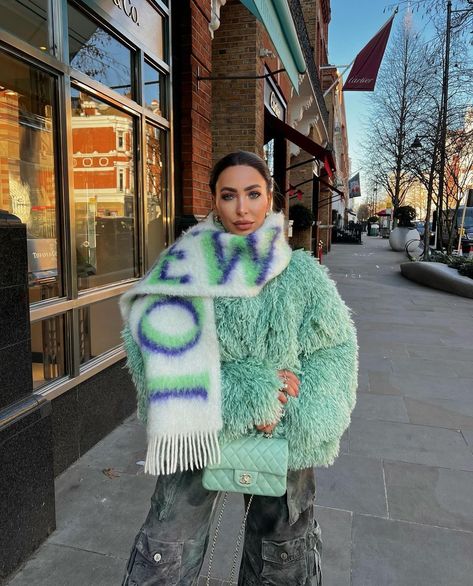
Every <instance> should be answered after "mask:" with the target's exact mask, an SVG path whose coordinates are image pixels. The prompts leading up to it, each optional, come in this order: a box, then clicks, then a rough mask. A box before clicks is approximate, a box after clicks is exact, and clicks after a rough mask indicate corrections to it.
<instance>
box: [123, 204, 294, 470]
mask: <svg viewBox="0 0 473 586" xmlns="http://www.w3.org/2000/svg"><path fill="white" fill-rule="evenodd" d="M290 258H291V249H290V247H289V245H288V244H287V242H286V240H285V237H284V216H283V214H276V213H271V214H270V215H269V216H268V217H267V218H266V220H265V222H264V224H263V225H262V226H261V227H260V228H259V229H258V230H256V231H255V232H253V233H252V234H249V235H247V236H240V235H235V234H230V233H228V232H225V231H223V230H222V227H221V226H220V225H219V224H217V223H216V222H215V221H214V218H213V217H212V215H210V216H209V217H208V218H207V219H206V220H204V221H203V222H201V223H199V224H197V225H196V226H193V227H192V228H191V229H190V230H188V231H187V232H186V233H185V234H183V235H182V236H181V237H180V238H179V239H178V240H177V241H176V242H175V243H174V244H173V245H172V246H170V247H169V248H168V249H166V250H165V251H164V252H163V253H162V254H161V256H160V257H159V259H158V261H157V262H156V264H155V265H154V266H153V268H152V269H151V270H150V271H149V272H148V273H147V275H146V276H145V277H144V278H143V279H142V280H141V281H140V282H139V283H137V284H136V285H135V286H133V287H132V288H131V289H129V290H128V291H127V292H126V293H125V294H124V295H123V296H122V298H121V300H120V308H121V311H122V316H123V319H124V321H125V324H126V325H125V330H124V332H128V336H129V338H130V339H131V340H128V343H127V349H128V366H129V368H130V369H131V370H132V374H133V369H134V368H136V365H134V364H133V357H132V356H131V355H132V354H133V355H134V356H139V361H140V368H142V371H143V372H142V373H140V377H141V381H142V386H143V387H144V394H145V400H146V402H147V406H146V410H147V418H146V420H147V435H148V450H147V455H146V463H145V472H148V473H150V474H155V475H159V474H171V473H173V472H175V471H176V470H178V469H180V470H188V469H191V470H193V469H194V468H197V469H198V468H203V467H204V466H206V465H207V463H209V464H210V463H215V462H218V461H219V460H220V449H219V445H218V432H219V431H220V430H221V429H222V413H221V400H220V394H221V393H220V352H219V344H218V339H217V330H216V325H215V315H214V304H213V298H215V297H252V296H256V295H258V293H259V292H260V291H261V289H262V288H263V287H264V286H265V285H266V283H268V281H270V280H271V279H273V278H274V277H276V276H277V275H279V274H280V273H281V272H282V271H283V270H284V269H285V268H286V266H287V265H288V263H289V260H290ZM130 341H131V343H132V344H133V345H134V346H135V348H134V349H133V351H132V352H130ZM136 350H139V352H136ZM134 374H135V376H134V378H135V380H136V378H137V374H136V372H135V373H134ZM142 392H143V391H142Z"/></svg>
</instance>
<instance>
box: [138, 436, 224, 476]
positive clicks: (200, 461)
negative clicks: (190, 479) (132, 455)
mask: <svg viewBox="0 0 473 586" xmlns="http://www.w3.org/2000/svg"><path fill="white" fill-rule="evenodd" d="M219 462H220V446H219V443H218V432H217V431H208V432H207V431H197V432H194V433H185V434H184V433H179V434H177V435H165V436H155V437H152V438H150V439H149V440H148V451H147V453H146V462H145V472H146V473H147V474H152V475H153V476H159V475H161V474H174V472H176V471H177V470H178V469H179V470H181V471H182V472H184V471H185V470H194V469H195V470H198V469H201V468H205V466H207V464H218V463H219Z"/></svg>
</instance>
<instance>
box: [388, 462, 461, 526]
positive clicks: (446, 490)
mask: <svg viewBox="0 0 473 586" xmlns="http://www.w3.org/2000/svg"><path fill="white" fill-rule="evenodd" d="M384 470H385V477H386V490H387V496H388V506H389V516H390V518H392V519H399V520H405V521H415V522H416V523H422V524H424V525H438V526H440V527H448V528H450V529H462V530H464V531H471V532H473V472H466V471H464V470H450V469H448V468H435V467H432V466H421V465H419V464H406V463H404V462H388V461H385V462H384Z"/></svg>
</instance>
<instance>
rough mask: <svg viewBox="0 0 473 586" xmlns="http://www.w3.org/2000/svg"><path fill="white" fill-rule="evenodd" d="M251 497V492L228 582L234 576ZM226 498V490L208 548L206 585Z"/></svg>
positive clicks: (208, 582)
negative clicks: (210, 545) (210, 544)
mask: <svg viewBox="0 0 473 586" xmlns="http://www.w3.org/2000/svg"><path fill="white" fill-rule="evenodd" d="M253 497H254V495H253V494H252V495H251V497H250V500H249V501H248V505H247V506H246V510H245V515H244V517H243V521H242V522H241V525H240V531H239V532H238V537H237V541H236V547H235V552H234V554H233V561H232V570H231V573H230V579H229V581H230V584H231V583H232V581H233V578H234V577H235V570H236V565H237V561H238V552H239V550H240V544H241V539H242V537H243V533H244V531H245V525H246V519H247V517H248V513H249V512H250V506H251V503H252V501H253ZM227 498H228V492H226V493H225V494H224V495H223V501H222V507H221V509H220V513H219V515H218V519H217V525H216V527H215V533H214V537H213V540H212V547H211V548H210V555H209V569H208V572H207V581H206V586H210V573H211V571H212V563H213V558H214V553H215V546H216V544H217V538H218V534H219V531H220V526H221V524H222V519H223V511H224V510H225V505H226V504H227Z"/></svg>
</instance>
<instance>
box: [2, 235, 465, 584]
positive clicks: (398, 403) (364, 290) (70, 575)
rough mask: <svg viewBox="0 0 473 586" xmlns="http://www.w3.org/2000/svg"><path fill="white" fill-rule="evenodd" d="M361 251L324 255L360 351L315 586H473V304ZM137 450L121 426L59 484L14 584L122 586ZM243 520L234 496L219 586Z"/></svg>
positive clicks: (321, 475)
mask: <svg viewBox="0 0 473 586" xmlns="http://www.w3.org/2000/svg"><path fill="white" fill-rule="evenodd" d="M363 240H364V244H363V245H361V246H360V245H346V244H338V245H334V246H333V248H332V252H331V253H330V254H329V255H327V256H326V257H324V262H325V263H326V264H327V265H328V267H329V268H330V271H331V274H332V277H333V278H334V279H335V280H336V281H337V283H338V288H339V291H340V293H341V295H342V297H343V298H344V299H345V301H346V302H347V304H348V305H349V306H350V307H351V308H352V309H353V311H354V317H355V321H356V323H357V326H358V332H359V342H360V379H359V393H358V402H357V406H356V408H355V411H354V414H353V419H352V424H351V426H350V429H349V432H348V433H347V434H346V436H345V437H344V438H343V441H342V450H341V455H340V457H339V459H338V460H337V462H336V463H335V465H334V466H332V467H331V468H329V469H321V470H319V471H318V499H317V500H318V507H317V518H318V520H319V523H320V525H321V527H322V537H323V542H324V551H323V569H324V586H388V585H394V584H396V585H399V586H447V585H448V586H468V585H470V584H471V583H472V581H471V580H472V575H473V555H472V552H473V488H472V487H473V366H472V355H473V332H472V324H473V319H472V318H473V303H472V301H471V300H470V299H466V298H462V297H457V296H454V295H450V294H447V293H443V292H441V291H436V290H433V289H427V288H425V287H422V286H420V285H417V284H415V283H413V282H411V281H408V280H407V279H405V278H403V277H402V276H401V274H400V272H399V262H400V261H401V260H404V255H403V254H402V253H395V252H392V251H391V250H390V249H389V245H388V242H387V240H382V239H378V238H368V237H366V236H365V235H364V238H363ZM144 446H145V434H144V430H143V429H142V427H141V425H140V424H139V423H138V422H137V421H136V419H135V418H130V419H129V420H127V421H126V422H125V423H124V424H123V425H121V426H120V427H119V428H117V429H116V430H115V431H114V432H113V433H111V434H110V435H109V436H107V437H106V438H105V439H104V440H103V441H102V442H100V443H99V444H97V445H96V446H95V447H94V448H93V449H92V450H90V451H89V452H88V453H87V454H86V455H85V456H83V457H82V458H81V459H80V460H79V461H78V462H77V463H76V464H74V465H73V466H71V467H70V468H69V469H68V470H67V471H66V472H65V473H64V474H62V476H60V477H59V478H58V479H57V481H56V492H57V500H56V504H57V530H56V531H55V532H54V533H53V534H52V535H51V537H50V538H49V539H48V541H47V542H45V543H44V544H43V546H42V547H41V548H40V549H39V550H38V551H37V552H36V554H35V555H34V556H33V557H32V558H31V559H30V560H29V561H28V562H27V563H26V565H25V566H24V567H23V569H21V570H20V571H19V572H18V573H17V574H16V575H15V576H14V577H13V578H12V579H11V580H10V581H9V582H8V584H9V586H26V585H28V586H83V585H84V584H85V585H87V586H118V585H119V584H120V581H121V576H122V574H123V569H124V565H125V562H126V559H127V557H128V553H129V549H130V546H131V543H132V540H133V537H134V535H135V533H136V531H137V529H138V528H139V526H140V524H141V522H142V520H143V519H144V517H145V515H146V512H147V510H148V503H149V497H150V495H151V493H152V491H153V487H154V480H153V479H152V478H150V477H147V476H145V475H144V474H143V473H142V470H143V468H142V465H141V464H140V462H141V461H142V460H143V459H144V452H145V449H144ZM104 471H105V472H104ZM241 511H242V505H241V504H240V499H238V497H235V498H234V499H232V506H230V507H227V509H226V512H225V523H224V529H223V530H222V531H221V537H220V538H219V547H218V551H217V553H216V562H214V565H215V575H216V576H217V577H219V578H221V579H223V578H224V577H225V576H226V575H227V573H228V571H229V568H230V566H231V559H232V556H233V547H234V545H233V544H234V539H235V538H234V536H235V534H236V532H237V531H238V526H239V523H240V516H241ZM204 567H205V566H204ZM202 583H204V582H202ZM213 584H214V586H216V585H217V584H222V582H221V581H215V582H213ZM227 584H228V583H227ZM288 586H290V585H288Z"/></svg>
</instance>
